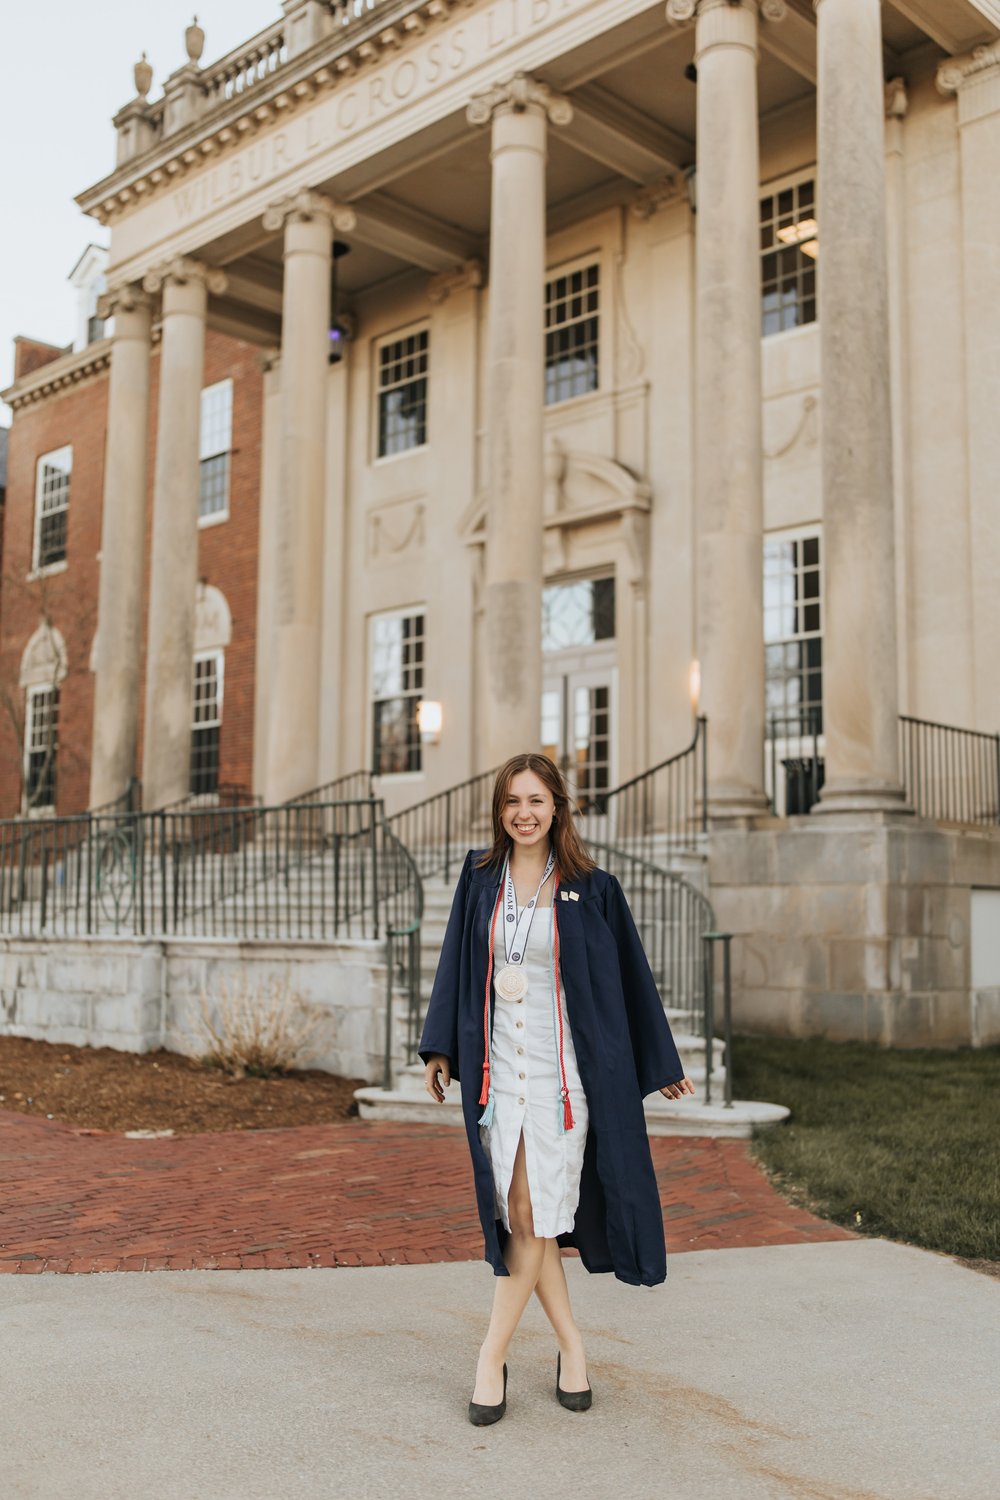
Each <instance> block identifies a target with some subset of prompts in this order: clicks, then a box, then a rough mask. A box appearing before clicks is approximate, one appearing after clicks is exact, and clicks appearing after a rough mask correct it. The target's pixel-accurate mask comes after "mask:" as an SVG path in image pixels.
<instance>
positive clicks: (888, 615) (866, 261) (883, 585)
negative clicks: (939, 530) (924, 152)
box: [817, 0, 903, 812]
mask: <svg viewBox="0 0 1000 1500" xmlns="http://www.w3.org/2000/svg"><path fill="white" fill-rule="evenodd" d="M817 14H818V36H817V47H818V66H819V79H818V89H819V143H818V158H819V215H820V258H819V337H820V382H821V397H822V403H823V422H822V474H823V546H824V554H825V563H824V570H823V571H824V589H825V598H824V609H825V614H824V622H823V655H824V682H823V700H824V713H823V725H824V731H825V735H826V784H825V786H824V788H823V792H822V795H821V800H820V803H819V804H818V810H820V811H823V812H830V811H837V810H842V811H848V812H855V811H864V810H866V809H889V810H891V809H897V810H898V809H900V808H901V807H902V806H903V794H902V788H901V786H900V779H899V688H898V680H897V658H896V591H895V538H894V530H895V521H894V516H893V486H892V416H891V409H890V395H889V379H890V369H889V310H888V272H887V256H886V208H885V131H884V113H885V89H884V82H883V76H882V35H881V23H880V15H879V0H819V3H818V8H817Z"/></svg>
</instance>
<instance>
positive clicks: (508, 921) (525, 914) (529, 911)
mask: <svg viewBox="0 0 1000 1500" xmlns="http://www.w3.org/2000/svg"><path fill="white" fill-rule="evenodd" d="M555 864H556V860H555V855H554V854H553V853H552V851H551V850H550V851H549V857H548V859H547V860H546V862H545V871H544V873H543V875H542V878H541V880H540V881H539V882H538V887H537V889H536V891H535V894H534V895H533V896H532V898H531V900H530V901H529V902H528V904H527V906H525V907H522V909H521V915H520V918H519V917H518V915H517V893H516V891H515V890H514V877H513V875H512V874H511V872H510V859H509V857H508V859H507V863H506V864H505V866H504V883H503V918H504V920H503V946H504V953H505V955H506V958H507V962H508V964H521V963H523V962H524V950H525V948H526V947H527V946H528V933H529V932H530V931H531V923H532V920H533V918H534V915H535V911H536V909H537V906H538V897H539V895H540V894H541V889H542V886H543V885H544V884H545V882H546V881H547V880H548V878H549V876H550V875H551V874H552V871H553V870H554V869H555Z"/></svg>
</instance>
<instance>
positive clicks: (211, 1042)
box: [199, 973, 330, 1078]
mask: <svg viewBox="0 0 1000 1500" xmlns="http://www.w3.org/2000/svg"><path fill="white" fill-rule="evenodd" d="M213 998H214V1002H215V1004H214V1007H213V1003H212V1001H213ZM199 1010H200V1021H201V1026H202V1028H203V1032H204V1036H205V1038H206V1039H207V1041H208V1046H207V1048H206V1050H205V1051H204V1052H203V1053H202V1061H203V1062H205V1063H206V1064H207V1065H209V1066H211V1067H215V1068H221V1069H222V1070H223V1072H225V1073H228V1074H230V1075H231V1076H232V1077H233V1078H245V1077H246V1075H247V1074H248V1073H250V1074H253V1075H255V1076H256V1077H259V1078H267V1077H270V1076H271V1074H273V1073H287V1072H289V1071H291V1069H293V1068H296V1067H301V1066H302V1065H303V1063H306V1062H309V1061H311V1060H312V1059H314V1058H315V1057H316V1055H317V1053H318V1051H319V1044H320V1043H321V1041H323V1040H325V1039H326V1034H327V1031H328V1026H329V1021H330V1017H328V1016H324V1015H323V1014H321V1013H319V1012H317V1011H314V1010H313V1011H310V1010H308V1009H307V1008H306V1006H305V1005H303V1003H302V1001H301V999H300V998H299V996H298V995H296V994H294V993H293V991H292V986H291V982H290V980H288V979H287V978H286V979H271V980H270V981H268V982H267V983H266V984H263V985H262V984H260V983H259V982H258V983H256V984H255V983H252V982H251V980H250V979H248V977H247V976H246V975H245V974H243V973H241V974H239V975H238V976H237V978H236V979H235V980H233V981H232V982H231V983H230V982H227V981H226V980H224V979H223V980H220V981H219V984H218V986H217V989H216V993H215V995H214V997H212V998H210V997H209V995H208V994H207V992H206V990H205V988H204V986H203V987H202V991H201V1003H200V1007H199ZM213 1010H214V1011H215V1012H216V1013H217V1014H213Z"/></svg>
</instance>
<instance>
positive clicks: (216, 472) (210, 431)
mask: <svg viewBox="0 0 1000 1500" xmlns="http://www.w3.org/2000/svg"><path fill="white" fill-rule="evenodd" d="M232 446H233V382H232V380H219V381H217V382H216V383H215V385H206V386H205V388H204V389H203V391H202V393H201V435H200V439H199V450H198V451H199V457H200V459H201V490H200V493H199V496H198V519H199V520H200V521H219V520H222V519H224V518H225V517H226V516H227V515H228V514H229V457H230V453H231V451H232Z"/></svg>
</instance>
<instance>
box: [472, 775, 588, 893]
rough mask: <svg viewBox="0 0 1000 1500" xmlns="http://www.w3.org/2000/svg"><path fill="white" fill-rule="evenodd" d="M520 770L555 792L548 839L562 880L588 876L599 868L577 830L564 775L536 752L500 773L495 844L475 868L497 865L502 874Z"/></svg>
mask: <svg viewBox="0 0 1000 1500" xmlns="http://www.w3.org/2000/svg"><path fill="white" fill-rule="evenodd" d="M521 771H533V772H534V773H535V775H536V776H537V777H538V779H539V781H541V782H542V783H543V784H544V785H545V787H546V788H547V789H548V790H549V791H550V792H551V793H552V800H553V801H554V802H555V805H556V806H555V813H554V814H553V818H552V827H551V828H550V829H549V839H550V841H551V843H552V852H553V853H554V854H555V857H556V869H557V870H558V872H559V875H560V877H561V878H562V879H563V880H579V879H580V877H581V875H589V874H590V872H591V870H593V869H596V865H595V864H594V861H593V860H592V859H591V857H590V855H589V854H588V853H587V851H586V849H585V848H584V846H583V843H582V841H581V839H580V836H579V834H578V833H577V831H576V826H575V824H574V822H573V807H572V803H571V802H570V795H569V792H568V790H567V788H566V783H565V781H564V780H563V775H562V772H561V771H560V769H559V767H558V766H557V765H556V764H555V762H554V761H551V760H549V757H548V756H547V755H537V754H535V753H533V752H529V753H527V754H524V755H512V756H511V758H510V760H508V761H506V762H505V763H504V764H503V765H502V766H501V767H500V769H499V771H498V772H497V779H496V781H495V782H494V783H493V842H492V844H491V845H490V847H489V848H488V849H486V850H484V852H483V853H482V854H481V855H480V856H479V858H478V859H477V860H476V868H477V869H480V870H482V869H487V868H489V867H490V866H495V868H496V869H497V871H499V870H500V868H501V867H502V865H503V862H504V860H505V859H506V857H507V854H508V853H509V851H510V847H511V844H512V842H513V840H512V839H511V837H510V834H509V833H508V832H507V830H506V829H505V828H504V826H503V817H502V814H503V810H504V808H505V807H506V805H507V796H508V794H509V792H510V784H511V782H512V781H513V779H514V777H515V776H517V775H518V774H519V773H520V772H521Z"/></svg>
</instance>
